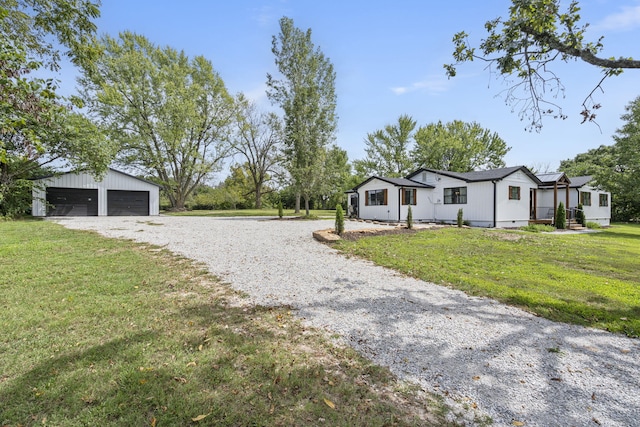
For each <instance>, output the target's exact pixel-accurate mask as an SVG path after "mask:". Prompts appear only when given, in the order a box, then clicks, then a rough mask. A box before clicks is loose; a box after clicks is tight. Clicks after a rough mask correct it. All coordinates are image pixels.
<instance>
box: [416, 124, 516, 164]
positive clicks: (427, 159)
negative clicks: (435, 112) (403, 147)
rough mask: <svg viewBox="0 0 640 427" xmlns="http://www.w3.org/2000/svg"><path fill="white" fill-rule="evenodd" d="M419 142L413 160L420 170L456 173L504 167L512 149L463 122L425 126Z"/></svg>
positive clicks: (492, 136) (499, 139)
mask: <svg viewBox="0 0 640 427" xmlns="http://www.w3.org/2000/svg"><path fill="white" fill-rule="evenodd" d="M415 139H416V146H415V149H414V150H413V151H412V153H411V158H412V159H413V160H414V161H415V164H416V167H426V168H433V169H439V170H447V171H454V172H470V171H473V170H480V169H494V168H500V167H504V166H505V163H504V156H505V155H506V154H507V153H508V152H509V150H510V149H511V148H510V147H507V144H506V142H505V141H504V140H503V139H502V138H500V137H499V136H498V134H497V133H495V132H493V133H492V132H491V131H490V130H488V129H484V128H482V126H480V125H479V124H478V123H475V122H474V123H465V122H462V121H460V120H454V121H453V122H449V123H446V124H442V122H438V123H435V124H434V123H431V124H429V125H427V126H423V127H421V128H419V129H418V130H417V131H416V135H415Z"/></svg>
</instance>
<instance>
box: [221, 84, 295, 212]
mask: <svg viewBox="0 0 640 427" xmlns="http://www.w3.org/2000/svg"><path fill="white" fill-rule="evenodd" d="M237 105H238V108H239V112H238V114H237V119H236V121H237V131H236V136H235V138H234V142H233V150H234V151H235V152H237V153H239V154H241V155H242V156H243V157H244V158H245V160H246V162H245V169H246V170H247V172H248V174H249V176H250V177H251V191H252V192H253V194H254V197H255V203H254V206H255V208H256V209H260V208H261V207H262V196H263V194H264V192H265V190H267V192H268V191H270V190H269V189H267V188H266V183H267V182H269V181H270V180H271V175H270V174H272V173H274V172H276V171H277V167H278V165H279V163H280V162H281V160H282V159H281V155H282V143H283V140H284V134H283V129H282V123H281V120H280V118H279V117H278V116H277V115H276V114H274V113H262V112H259V111H258V110H257V108H256V106H255V105H254V104H252V103H250V102H249V101H248V100H246V99H245V98H244V96H243V95H240V96H238V100H237Z"/></svg>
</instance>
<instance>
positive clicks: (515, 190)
mask: <svg viewBox="0 0 640 427" xmlns="http://www.w3.org/2000/svg"><path fill="white" fill-rule="evenodd" d="M509 200H520V187H513V186H511V185H510V186H509Z"/></svg>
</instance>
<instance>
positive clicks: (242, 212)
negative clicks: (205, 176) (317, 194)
mask: <svg viewBox="0 0 640 427" xmlns="http://www.w3.org/2000/svg"><path fill="white" fill-rule="evenodd" d="M283 213H284V216H286V217H292V216H304V215H305V211H304V209H302V210H301V213H299V214H297V213H294V211H293V209H284V211H283ZM162 214H163V215H173V216H214V217H231V216H278V209H234V210H215V211H206V210H193V211H184V212H169V211H165V212H162ZM309 215H310V216H311V217H312V218H313V217H331V218H334V217H335V215H336V211H334V210H321V209H312V210H310V211H309Z"/></svg>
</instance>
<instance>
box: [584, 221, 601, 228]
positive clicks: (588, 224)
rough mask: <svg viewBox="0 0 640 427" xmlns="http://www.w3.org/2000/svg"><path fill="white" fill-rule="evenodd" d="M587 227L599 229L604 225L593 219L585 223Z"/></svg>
mask: <svg viewBox="0 0 640 427" xmlns="http://www.w3.org/2000/svg"><path fill="white" fill-rule="evenodd" d="M585 227H587V228H589V229H593V230H598V229H600V228H602V226H601V225H600V224H598V223H597V222H593V221H589V222H587V223H586V224H585Z"/></svg>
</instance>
